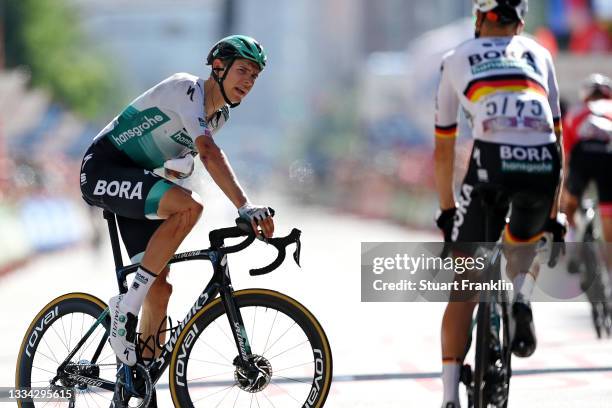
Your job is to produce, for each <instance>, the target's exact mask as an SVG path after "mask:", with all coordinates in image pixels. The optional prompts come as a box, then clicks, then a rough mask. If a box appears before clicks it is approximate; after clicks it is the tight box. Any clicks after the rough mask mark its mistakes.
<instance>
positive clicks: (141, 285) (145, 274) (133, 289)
mask: <svg viewBox="0 0 612 408" xmlns="http://www.w3.org/2000/svg"><path fill="white" fill-rule="evenodd" d="M155 278H157V275H155V274H154V273H153V272H150V271H148V270H146V269H145V268H143V267H142V266H140V267H139V268H138V270H137V271H136V276H135V277H134V281H133V282H132V286H130V289H129V290H128V291H127V293H126V294H125V295H123V300H122V301H121V306H123V307H122V309H124V310H125V311H126V312H130V313H132V314H133V315H135V316H138V312H139V311H140V308H141V307H142V304H143V303H144V299H145V296H147V292H148V291H149V288H150V287H151V285H153V282H155Z"/></svg>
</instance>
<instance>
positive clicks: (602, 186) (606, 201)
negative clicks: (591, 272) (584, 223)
mask: <svg viewBox="0 0 612 408" xmlns="http://www.w3.org/2000/svg"><path fill="white" fill-rule="evenodd" d="M597 161H598V166H596V170H595V171H597V174H595V175H594V179H595V184H596V185H597V196H598V198H599V215H600V218H601V228H602V233H603V237H604V240H605V241H606V246H605V251H604V252H605V256H606V263H607V266H608V271H609V272H612V253H611V252H612V185H611V184H610V179H609V177H610V172H612V154H610V153H607V151H606V153H599V154H597ZM602 172H603V173H602Z"/></svg>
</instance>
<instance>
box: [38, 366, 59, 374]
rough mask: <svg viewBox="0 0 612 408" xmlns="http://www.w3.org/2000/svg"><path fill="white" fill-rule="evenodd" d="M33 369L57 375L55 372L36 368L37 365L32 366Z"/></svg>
mask: <svg viewBox="0 0 612 408" xmlns="http://www.w3.org/2000/svg"><path fill="white" fill-rule="evenodd" d="M32 368H35V369H37V370H40V371H44V372H46V373H49V374H53V375H55V374H56V373H54V372H53V371H49V370H45V369H44V368H40V367H36V366H35V365H32Z"/></svg>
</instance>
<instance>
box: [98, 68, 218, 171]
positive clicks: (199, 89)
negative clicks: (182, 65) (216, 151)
mask: <svg viewBox="0 0 612 408" xmlns="http://www.w3.org/2000/svg"><path fill="white" fill-rule="evenodd" d="M205 118H206V114H205V111H204V80H203V79H202V78H198V77H196V76H194V75H190V74H185V73H180V74H174V75H172V76H171V77H169V78H167V79H166V80H164V81H162V82H160V83H159V84H157V85H155V86H154V87H153V88H151V89H149V90H148V91H146V92H145V93H143V94H142V95H140V96H139V97H138V98H136V99H134V100H133V101H132V102H131V103H130V104H129V105H128V107H127V108H125V109H124V110H123V112H121V113H120V114H119V116H117V117H116V118H115V119H113V120H112V121H111V123H109V124H108V125H107V126H106V127H105V128H104V129H102V131H101V132H100V133H99V134H98V135H97V136H96V137H95V138H94V143H96V142H97V141H98V140H100V139H103V138H104V139H107V140H108V141H110V142H111V143H112V145H113V146H114V147H115V148H116V149H117V150H118V151H121V152H123V153H124V154H125V155H127V156H128V157H129V158H130V159H131V160H132V161H133V162H134V163H136V164H138V165H139V166H141V167H143V168H145V169H147V170H153V169H155V168H157V167H161V166H163V164H164V162H165V161H166V160H169V159H174V158H178V157H182V156H185V155H186V154H195V152H196V148H195V145H194V140H195V138H196V137H198V136H201V135H213V134H214V133H216V131H217V130H219V129H220V128H221V127H222V126H223V124H224V123H225V122H226V121H227V120H228V119H229V109H228V107H227V106H225V107H224V108H223V109H221V110H220V111H219V112H217V114H216V115H215V117H214V118H213V119H212V120H211V121H209V122H207V121H206V120H205Z"/></svg>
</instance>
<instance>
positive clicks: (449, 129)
mask: <svg viewBox="0 0 612 408" xmlns="http://www.w3.org/2000/svg"><path fill="white" fill-rule="evenodd" d="M446 59H447V57H445V59H444V60H443V62H442V68H441V77H440V83H439V85H438V92H437V95H436V129H435V130H436V132H435V135H436V142H435V151H434V167H435V180H436V188H437V190H438V197H439V200H440V208H441V209H443V210H446V209H449V208H454V207H455V194H454V192H453V170H454V167H455V139H456V136H457V112H458V109H459V98H458V97H457V93H456V92H455V90H454V89H453V86H452V84H451V80H450V74H449V72H448V69H444V65H445V63H446Z"/></svg>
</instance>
